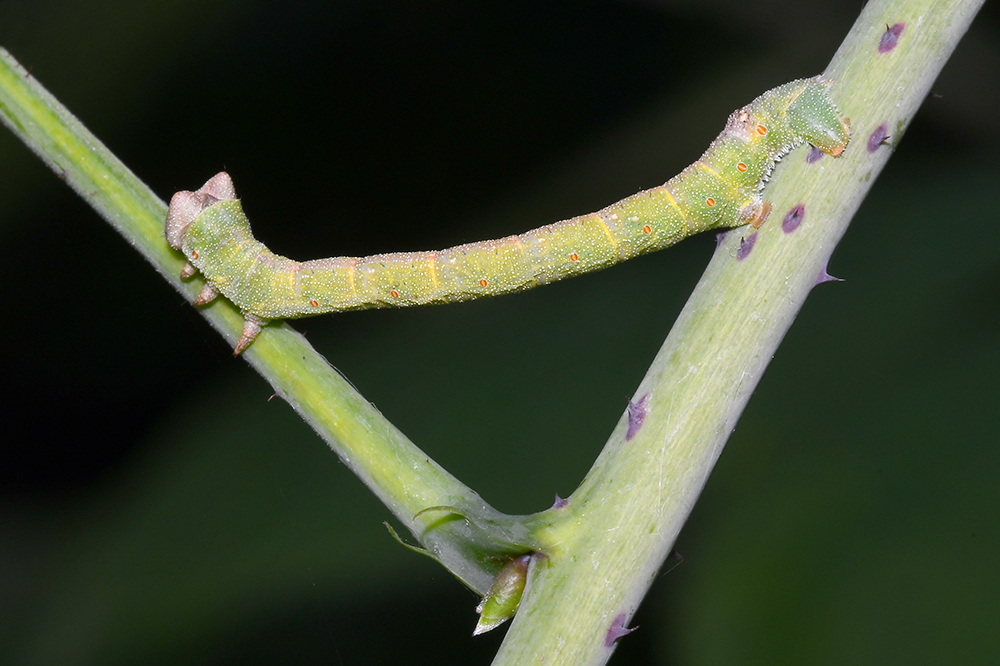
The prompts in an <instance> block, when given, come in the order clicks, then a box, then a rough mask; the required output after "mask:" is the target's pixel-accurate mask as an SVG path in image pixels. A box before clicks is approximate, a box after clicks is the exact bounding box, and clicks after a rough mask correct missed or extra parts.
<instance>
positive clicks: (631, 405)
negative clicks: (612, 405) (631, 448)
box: [625, 393, 649, 442]
mask: <svg viewBox="0 0 1000 666" xmlns="http://www.w3.org/2000/svg"><path fill="white" fill-rule="evenodd" d="M647 398H649V394H648V393H647V394H646V395H644V396H642V397H641V398H639V399H638V400H636V401H635V402H632V401H631V400H629V401H628V432H626V433H625V441H626V442H627V441H629V440H631V439H632V438H633V437H635V434H636V433H637V432H639V428H641V427H642V422H643V421H645V420H646V399H647Z"/></svg>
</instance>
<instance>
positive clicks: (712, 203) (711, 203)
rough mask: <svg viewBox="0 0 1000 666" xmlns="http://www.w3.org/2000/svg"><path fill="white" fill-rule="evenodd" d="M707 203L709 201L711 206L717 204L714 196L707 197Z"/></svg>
mask: <svg viewBox="0 0 1000 666" xmlns="http://www.w3.org/2000/svg"><path fill="white" fill-rule="evenodd" d="M705 203H707V204H708V205H709V206H714V205H715V199H713V198H712V197H709V198H707V199H705Z"/></svg>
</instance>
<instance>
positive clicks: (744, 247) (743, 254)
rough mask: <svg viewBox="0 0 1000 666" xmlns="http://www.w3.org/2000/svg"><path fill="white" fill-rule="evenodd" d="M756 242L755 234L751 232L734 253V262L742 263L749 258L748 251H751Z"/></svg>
mask: <svg viewBox="0 0 1000 666" xmlns="http://www.w3.org/2000/svg"><path fill="white" fill-rule="evenodd" d="M756 242H757V232H756V231H755V232H753V233H752V234H750V235H749V236H747V237H746V238H744V239H743V240H741V241H740V249H738V250H737V251H736V261H743V260H744V259H746V258H747V257H749V256H750V251H751V250H753V244H754V243H756Z"/></svg>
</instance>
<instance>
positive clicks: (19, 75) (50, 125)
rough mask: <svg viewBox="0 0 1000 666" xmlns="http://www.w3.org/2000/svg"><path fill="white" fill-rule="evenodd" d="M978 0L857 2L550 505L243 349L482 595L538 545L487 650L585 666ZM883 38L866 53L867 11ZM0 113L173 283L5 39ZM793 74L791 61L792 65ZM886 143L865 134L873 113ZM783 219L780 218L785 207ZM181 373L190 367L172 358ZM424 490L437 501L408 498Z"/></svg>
mask: <svg viewBox="0 0 1000 666" xmlns="http://www.w3.org/2000/svg"><path fill="white" fill-rule="evenodd" d="M980 5H981V0H940V1H937V2H933V1H931V0H891V1H890V0H873V1H872V2H870V3H869V4H868V6H866V7H865V9H864V11H863V13H862V15H861V17H860V18H859V19H858V22H857V23H856V24H855V26H854V28H853V29H852V30H851V32H850V34H849V35H848V37H847V39H846V40H845V42H844V44H843V45H842V47H841V49H840V50H839V51H838V53H837V55H836V56H835V57H834V60H833V62H832V63H831V65H830V67H829V68H828V70H827V75H828V76H829V77H831V78H833V79H834V80H835V84H834V87H833V89H832V94H833V96H834V98H835V99H836V100H838V101H839V103H840V105H841V108H842V110H843V111H844V112H845V114H846V115H848V116H850V117H851V118H852V120H853V132H852V133H853V139H852V144H851V146H850V147H849V148H848V151H847V152H846V153H845V155H844V156H843V157H841V158H840V159H838V160H832V159H830V158H824V159H823V160H821V161H819V162H817V163H814V164H807V163H806V161H805V158H804V156H805V151H801V150H800V151H798V152H795V153H793V154H792V155H790V156H789V157H787V158H786V159H785V161H784V162H783V163H782V164H781V165H780V166H779V168H778V169H777V171H776V172H775V175H774V177H773V178H772V183H771V185H770V186H769V187H768V190H767V198H768V199H769V200H770V201H771V202H772V203H773V205H774V213H772V218H771V220H770V221H769V222H768V223H767V224H766V225H765V227H764V229H762V230H761V231H760V232H759V233H758V234H757V235H756V243H755V245H753V249H752V251H751V252H749V254H748V255H747V256H746V257H744V258H742V259H738V258H737V255H738V253H739V249H740V243H741V236H745V235H746V234H747V233H748V232H746V231H737V232H733V233H730V234H729V235H728V237H727V238H726V239H725V241H724V242H723V243H722V244H721V245H720V247H719V249H718V251H717V252H716V255H715V257H714V258H713V260H712V262H711V264H710V265H709V267H708V269H707V271H706V273H705V275H704V277H703V278H702V280H701V282H700V283H699V285H698V287H697V289H696V290H695V292H694V294H693V295H692V297H691V299H690V300H689V302H688V304H687V306H686V307H685V309H684V311H683V312H682V314H681V316H680V318H679V320H678V322H677V324H676V325H675V326H674V328H673V330H672V331H671V333H670V335H669V337H668V338H667V340H666V342H665V343H664V346H663V348H662V349H661V351H660V353H659V355H658V356H657V358H656V360H655V361H654V362H653V365H652V367H651V368H650V370H649V373H648V374H647V376H646V378H645V379H644V380H643V382H642V384H641V385H640V387H639V389H638V391H637V392H636V394H635V396H636V400H639V399H641V398H642V397H643V396H646V399H645V402H644V403H643V404H644V408H645V410H646V411H647V416H646V419H645V421H644V423H643V425H642V427H641V428H640V429H639V431H638V434H636V436H635V437H634V438H632V439H631V440H630V441H626V438H625V433H626V430H627V427H628V418H627V414H626V415H624V416H623V417H622V421H621V422H620V423H619V425H618V427H617V428H616V430H615V431H614V433H613V434H612V436H611V439H610V440H609V442H608V444H607V446H606V447H605V449H604V451H603V452H602V454H601V456H600V457H599V458H598V460H597V461H596V462H595V464H594V466H593V468H592V469H591V471H590V472H589V473H588V475H587V477H586V479H585V480H584V481H583V483H582V485H581V486H580V488H579V489H578V490H577V491H576V492H575V493H574V494H573V495H572V497H571V498H570V499H569V503H568V504H567V505H566V506H565V507H562V508H558V509H550V510H548V511H545V512H542V513H540V514H535V515H533V516H527V517H520V518H513V517H508V516H504V515H503V514H500V513H499V512H497V511H495V510H494V509H492V508H491V507H489V506H488V505H487V504H485V502H483V501H482V500H481V499H480V498H479V496H478V495H476V493H474V492H473V491H472V490H470V489H469V488H467V487H466V486H464V485H462V484H461V483H460V482H459V481H458V480H456V479H455V478H454V477H452V476H451V475H450V474H448V473H447V472H446V471H445V470H444V469H442V468H441V467H440V466H439V465H437V464H436V463H434V462H433V461H431V460H430V459H429V458H428V457H427V456H426V455H425V454H423V453H422V452H421V451H420V450H419V449H418V448H417V447H415V446H414V445H413V444H412V443H411V442H409V441H408V440H407V439H406V438H405V437H404V436H403V435H402V434H401V433H399V432H398V431H397V430H396V429H395V428H394V427H393V426H392V425H391V424H390V423H388V422H387V421H386V420H385V419H384V418H383V417H382V416H381V414H379V413H378V411H377V410H376V409H375V408H374V407H373V406H372V405H371V404H369V403H368V402H367V401H366V400H365V399H364V398H363V397H362V396H360V395H359V394H357V392H355V391H354V390H353V388H351V387H350V385H349V384H348V383H347V382H346V381H345V380H344V379H343V378H341V377H340V376H339V375H338V374H337V373H336V371H335V370H334V369H333V368H332V367H330V366H329V364H327V363H326V361H325V360H323V358H322V357H321V356H320V355H319V354H317V353H316V352H315V350H313V349H312V347H311V346H310V345H309V344H308V343H307V342H306V341H305V340H304V339H303V338H302V337H301V336H300V335H298V334H297V333H295V332H294V331H293V330H292V329H291V328H290V327H288V326H270V327H268V328H267V329H266V330H265V332H264V333H263V334H262V335H261V336H260V337H259V338H258V339H257V341H256V342H255V343H254V344H253V346H252V347H251V349H250V350H249V351H248V352H247V353H246V358H247V360H248V361H249V362H250V363H251V364H252V365H253V366H254V367H255V368H256V369H257V370H258V371H259V372H260V373H261V374H262V375H263V376H264V377H265V378H266V379H267V381H269V382H270V383H271V385H272V386H273V387H274V388H275V391H276V392H277V394H278V395H280V396H282V397H283V398H285V399H286V400H287V401H288V402H289V403H290V404H291V405H292V406H293V407H294V408H295V409H296V410H297V411H298V412H299V413H300V414H301V415H302V416H303V418H305V419H306V420H307V421H308V422H309V423H310V424H311V425H312V426H313V427H314V428H315V429H316V431H317V432H318V433H319V434H320V436H321V437H323V439H324V440H325V441H326V442H327V443H328V444H329V445H330V446H331V448H333V449H334V451H336V452H337V454H338V455H339V456H340V457H341V459H342V460H343V461H344V462H345V463H346V464H347V465H349V466H350V467H351V469H352V470H353V471H354V472H355V473H356V474H358V476H359V477H360V478H361V479H362V480H363V481H364V482H365V483H366V484H367V485H369V487H371V488H372V490H373V492H375V493H376V494H377V495H378V496H379V497H380V498H381V499H382V500H383V502H385V503H386V505H387V506H388V507H389V508H390V509H391V510H392V511H393V513H394V514H395V515H396V517H397V518H398V519H399V520H400V521H401V522H402V523H403V524H404V525H406V526H407V528H408V529H410V530H411V532H412V533H413V534H414V535H416V536H417V537H418V539H420V541H421V544H422V545H423V546H424V547H426V548H427V549H428V550H430V551H431V553H432V554H433V555H434V556H435V557H437V558H438V559H439V560H440V561H441V562H442V564H444V565H445V566H446V567H448V568H449V569H450V570H451V571H452V572H453V573H455V574H456V575H457V576H458V577H459V578H461V579H462V580H463V581H465V582H466V583H467V584H468V585H469V586H470V587H472V588H473V589H475V590H477V591H479V592H481V593H482V592H485V591H486V590H487V589H488V588H489V586H490V584H491V582H492V580H493V576H494V575H495V574H496V572H497V571H498V570H499V569H500V568H501V567H502V566H503V560H502V558H499V557H497V556H498V555H504V554H511V553H516V552H520V551H523V550H525V549H526V548H530V549H533V550H537V551H542V552H543V553H544V555H545V557H536V558H534V559H533V564H532V566H531V569H530V572H529V580H528V587H527V588H526V590H525V592H524V597H523V601H522V604H521V610H520V611H519V613H518V615H517V616H516V617H515V619H514V622H513V624H512V626H511V628H510V631H509V632H508V634H507V637H506V639H505V640H504V643H503V645H502V647H501V650H500V652H499V654H498V655H497V658H496V661H495V662H494V663H495V664H497V665H510V664H530V663H544V664H546V665H547V666H551V665H553V664H566V665H569V664H573V665H574V666H575V665H579V664H600V663H604V662H605V661H606V660H607V659H608V657H609V656H610V654H611V653H612V651H613V643H611V644H610V645H609V644H607V636H608V631H609V629H610V628H611V627H612V626H613V625H614V624H616V623H627V622H628V620H629V619H630V618H631V616H632V614H633V613H634V612H635V609H636V607H637V606H638V604H639V602H640V600H641V599H642V597H643V596H644V595H645V593H646V590H647V589H648V588H649V585H650V584H651V582H652V580H653V578H654V576H655V574H656V571H657V570H658V569H659V567H660V566H661V564H662V562H663V560H664V559H665V557H666V556H667V554H668V553H669V552H670V549H671V548H672V545H673V543H674V541H675V539H676V536H677V533H678V532H679V530H680V527H681V525H682V524H683V523H684V521H685V520H686V518H687V516H688V514H689V512H690V510H691V507H692V506H693V504H694V502H695V500H696V498H697V496H698V494H699V493H700V492H701V489H702V487H703V486H704V483H705V480H706V479H707V477H708V474H709V472H710V471H711V468H712V466H713V465H714V463H715V460H716V459H717V458H718V455H719V454H720V452H721V450H722V448H723V446H724V444H725V441H726V438H727V437H728V435H729V432H730V431H731V430H732V428H733V426H734V425H735V423H736V420H737V418H738V417H739V415H740V413H741V412H742V410H743V408H744V406H745V404H746V401H747V399H748V398H749V396H750V394H751V393H752V391H753V389H754V387H755V386H756V384H757V382H758V381H759V378H760V376H761V374H762V373H763V370H764V368H765V367H766V365H767V362H768V360H769V359H770V358H771V356H772V355H773V353H774V351H775V350H776V348H777V346H778V344H779V342H780V340H781V338H782V337H783V335H784V333H785V331H786V330H787V329H788V327H789V326H790V325H791V322H792V320H793V319H794V317H795V315H796V313H797V312H798V310H799V308H800V307H801V306H802V304H803V303H804V301H805V298H806V296H807V295H808V293H809V291H810V290H811V288H812V287H813V286H814V284H815V283H816V280H817V276H821V275H824V274H825V273H824V270H825V266H826V262H827V260H828V259H829V257H830V254H831V252H832V251H833V248H834V247H835V245H836V243H837V241H838V240H839V239H840V237H841V236H842V235H843V233H844V231H845V230H846V227H847V225H848V223H849V221H850V218H851V217H852V215H853V214H854V212H855V210H856V209H857V207H858V206H859V205H860V202H861V200H862V199H863V198H864V196H865V194H866V192H867V190H868V188H869V187H870V186H871V183H872V182H873V181H874V178H875V176H877V174H878V172H879V171H880V170H881V168H882V167H883V166H884V164H885V162H886V160H887V159H888V157H889V155H890V154H891V152H892V148H893V146H894V145H895V144H896V143H897V142H898V140H899V137H900V136H901V135H902V132H903V130H904V129H905V128H906V126H907V125H908V123H909V121H910V119H911V118H912V116H913V114H914V112H915V111H916V109H917V108H918V107H919V105H920V103H921V101H922V100H923V99H924V97H925V96H926V94H927V92H928V91H929V88H930V84H931V82H932V81H933V80H934V78H935V77H936V76H937V73H938V72H939V70H940V68H941V66H942V65H943V63H944V62H945V61H946V60H947V57H948V55H949V54H950V52H951V50H952V49H953V48H954V46H955V45H956V44H957V42H958V40H959V39H960V37H961V36H962V34H964V32H965V30H966V29H967V27H968V25H969V23H970V22H971V20H972V18H973V16H974V15H975V13H976V11H977V10H978V8H979V6H980ZM897 23H904V24H905V29H904V31H903V33H902V35H901V36H900V39H899V44H898V46H897V47H896V48H895V49H894V50H893V51H891V52H889V53H885V54H880V53H878V51H877V46H878V44H879V39H880V38H881V36H882V35H883V33H885V31H886V27H887V26H892V25H895V24H897ZM0 55H2V58H0V117H2V118H3V120H4V122H5V123H6V124H7V125H8V126H9V127H10V128H11V129H12V130H13V131H14V132H15V133H16V134H18V135H19V136H20V137H21V138H22V139H23V140H24V141H25V142H26V143H27V144H28V145H29V146H31V147H32V149H33V150H35V152H36V153H38V154H39V155H40V156H41V157H42V159H43V160H44V161H45V162H46V163H47V164H49V166H50V167H51V168H52V169H53V170H54V171H55V172H56V173H57V174H59V175H60V176H61V177H63V178H64V179H65V180H66V181H67V182H68V183H69V184H70V185H71V186H72V187H73V188H74V189H75V190H76V191H77V192H79V193H80V195H81V196H83V197H84V198H85V199H86V200H87V201H89V202H90V203H91V204H92V205H93V206H94V207H95V209H97V210H98V212H99V213H100V214H101V215H102V216H103V217H105V219H107V220H108V221H109V222H111V224H112V225H114V226H115V228H117V229H118V230H119V232H121V233H122V235H123V236H125V237H126V238H127V239H128V240H129V242H130V243H132V244H133V245H135V246H136V247H137V248H138V249H139V250H140V251H141V252H142V253H143V254H144V256H146V257H147V258H148V259H149V260H150V261H151V262H152V263H153V264H154V266H156V268H157V270H159V271H160V272H161V273H162V274H163V275H164V277H166V278H167V280H168V281H170V282H171V284H173V285H174V286H175V288H177V289H178V290H179V291H181V293H183V294H185V296H186V297H187V298H188V299H189V300H190V299H192V298H193V297H194V295H195V294H196V293H197V292H198V291H199V289H200V287H201V284H200V283H195V284H184V283H181V282H180V280H179V279H178V277H177V276H178V274H179V272H180V269H181V267H182V266H183V264H184V260H183V258H182V257H181V256H180V254H179V253H176V252H173V251H171V250H170V249H169V248H168V246H167V245H166V243H165V241H164V238H163V220H164V217H165V215H166V206H165V205H164V203H163V202H162V201H161V200H159V199H158V198H157V197H156V196H155V195H154V194H153V193H152V192H151V191H150V190H149V189H148V188H147V187H146V186H145V185H143V184H142V183H141V182H140V181H139V180H138V179H137V178H135V176H134V175H133V174H132V173H131V172H129V171H128V169H127V168H125V166H124V165H122V164H121V163H120V162H119V161H118V160H117V159H116V158H114V156H113V155H111V153H110V152H109V151H107V149H106V148H104V146H103V145H101V143H100V142H99V141H97V139H96V138H95V137H93V136H92V135H91V134H90V133H89V132H87V130H86V129H85V128H84V127H83V126H82V125H80V123H79V122H78V121H77V120H76V119H75V118H73V117H72V115H71V114H69V112H68V111H66V110H65V109H64V108H63V107H62V106H61V105H60V104H59V103H58V102H57V101H56V100H55V99H54V98H53V97H52V96H51V95H49V94H48V93H47V92H46V91H45V90H44V89H43V88H42V87H41V86H40V85H39V84H38V83H37V82H36V81H35V80H34V79H33V78H32V77H31V76H30V75H28V74H27V73H26V72H25V71H24V69H23V68H21V67H20V66H18V65H17V64H16V63H15V61H14V60H13V58H11V57H10V55H9V54H7V53H6V52H2V53H0ZM803 74H805V73H803ZM882 124H885V125H886V127H887V132H888V139H887V145H884V146H878V145H877V142H876V146H875V147H874V148H873V149H872V150H869V149H868V142H869V137H870V136H871V135H872V133H873V132H874V131H875V130H876V128H878V127H879V126H880V125H882ZM800 203H801V204H803V206H804V211H805V213H804V216H803V220H802V223H801V226H799V227H798V228H797V229H796V230H795V231H794V232H792V233H785V232H783V231H782V228H781V222H782V218H783V216H784V215H785V214H786V213H787V212H788V211H789V210H790V209H792V208H793V207H794V206H795V205H797V204H800ZM204 315H205V316H206V318H207V319H208V320H209V321H210V322H211V323H212V325H213V326H215V327H216V328H217V329H218V330H220V332H222V333H223V335H224V336H225V337H226V339H227V340H228V341H229V342H230V344H232V343H233V342H234V341H235V339H236V338H237V337H238V335H239V331H240V328H241V323H242V318H241V316H240V314H239V313H238V312H237V311H236V310H235V308H233V307H232V305H231V304H229V303H227V302H224V301H222V300H221V299H220V301H219V302H217V303H216V304H214V305H213V306H211V307H209V308H206V309H205V310H204ZM187 371H190V369H187ZM431 507H444V508H442V509H440V510H432V511H427V509H429V508H431Z"/></svg>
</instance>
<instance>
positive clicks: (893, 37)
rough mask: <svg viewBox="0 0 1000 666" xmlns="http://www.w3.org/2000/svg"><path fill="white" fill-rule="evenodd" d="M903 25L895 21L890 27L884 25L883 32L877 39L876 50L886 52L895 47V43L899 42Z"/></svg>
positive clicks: (904, 25)
mask: <svg viewBox="0 0 1000 666" xmlns="http://www.w3.org/2000/svg"><path fill="white" fill-rule="evenodd" d="M905 27H906V24H905V23H897V24H896V25H894V26H892V27H890V26H885V32H883V33H882V38H881V39H880V40H878V52H879V53H888V52H889V51H891V50H893V49H894V48H896V44H897V42H899V36H900V35H902V34H903V28H905Z"/></svg>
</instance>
